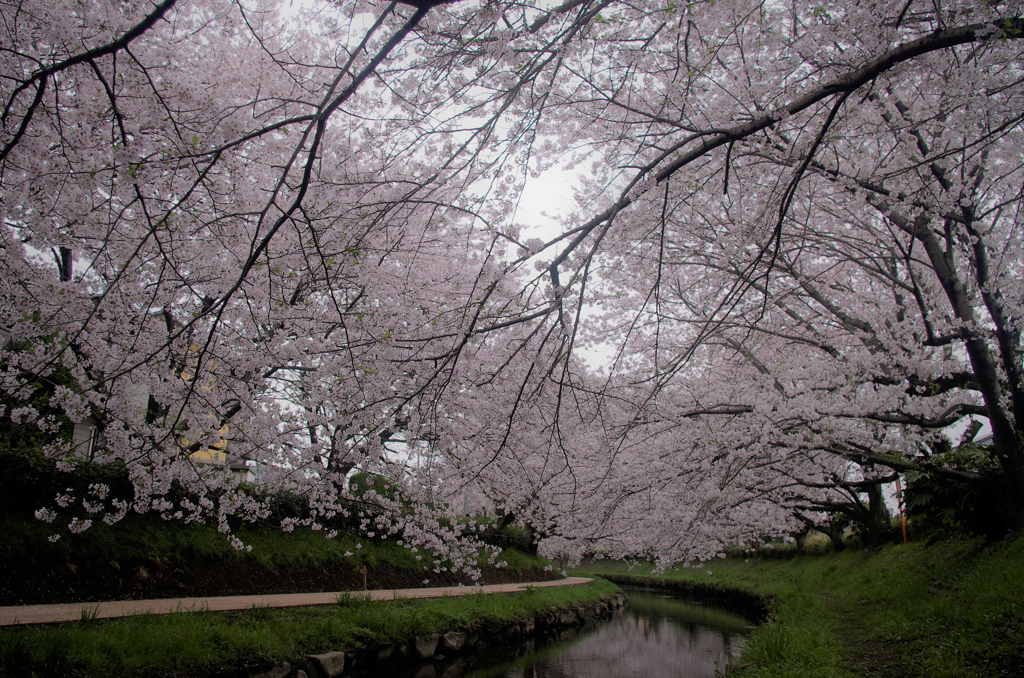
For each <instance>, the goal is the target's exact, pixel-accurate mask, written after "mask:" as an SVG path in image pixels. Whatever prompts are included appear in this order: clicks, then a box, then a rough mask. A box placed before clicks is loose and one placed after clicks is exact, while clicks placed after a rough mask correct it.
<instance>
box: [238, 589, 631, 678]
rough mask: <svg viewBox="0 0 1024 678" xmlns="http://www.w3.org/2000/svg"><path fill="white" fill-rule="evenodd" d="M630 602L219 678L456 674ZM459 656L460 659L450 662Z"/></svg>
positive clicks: (611, 601)
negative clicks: (472, 660) (493, 652)
mask: <svg viewBox="0 0 1024 678" xmlns="http://www.w3.org/2000/svg"><path fill="white" fill-rule="evenodd" d="M625 604H626V594H625V593H622V592H621V591H620V592H618V593H616V594H615V595H613V596H612V597H611V598H606V599H604V600H597V601H593V602H589V603H585V604H583V605H580V606H578V607H574V608H564V609H563V608H552V609H550V610H546V611H543V612H538V613H537V614H535V615H534V616H533V617H528V618H526V619H517V620H514V621H510V622H504V623H496V622H483V623H481V624H479V625H476V626H472V627H470V628H465V629H457V630H452V631H449V632H447V633H444V634H437V633H434V634H430V635H425V636H414V637H411V638H407V639H405V640H401V641H399V642H396V643H386V644H378V645H370V646H367V647H363V648H355V649H346V648H341V649H338V650H336V651H333V652H325V653H322V654H315V655H308V656H305V657H300V658H296V659H293V660H291V661H289V662H286V663H284V664H274V665H269V666H268V665H264V666H258V667H250V668H245V669H239V670H236V671H232V672H230V673H226V674H221V675H220V676H219V678H341V677H342V676H345V677H348V676H353V677H354V676H360V675H373V674H374V673H376V672H390V671H394V670H395V669H397V668H401V667H403V666H405V667H407V668H409V669H410V675H412V674H413V672H415V676H416V678H439V677H440V678H451V677H452V676H457V675H459V673H460V672H461V663H460V662H458V660H457V657H458V656H459V655H460V654H466V653H471V652H477V651H479V650H480V649H481V648H484V647H495V646H509V645H516V644H519V643H522V642H523V641H524V640H527V639H530V638H534V637H536V636H544V635H551V634H555V633H558V632H560V631H563V630H565V629H575V628H577V627H581V626H586V625H588V624H594V623H596V622H597V621H598V620H601V619H607V618H609V617H611V616H612V615H613V614H615V613H616V612H618V611H619V610H620V609H621V608H622V607H623V606H624V605H625ZM452 659H456V661H454V662H453V661H451V660H452Z"/></svg>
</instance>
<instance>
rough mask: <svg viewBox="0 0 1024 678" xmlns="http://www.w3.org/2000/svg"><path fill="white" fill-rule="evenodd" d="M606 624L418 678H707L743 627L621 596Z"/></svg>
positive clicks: (649, 597) (477, 655)
mask: <svg viewBox="0 0 1024 678" xmlns="http://www.w3.org/2000/svg"><path fill="white" fill-rule="evenodd" d="M628 595H629V604H628V605H627V606H626V608H625V609H624V610H622V611H621V612H619V613H618V614H617V615H616V616H615V617H613V618H612V619H610V620H608V621H603V622H599V623H597V624H592V625H589V626H585V627H583V628H580V629H568V630H565V631H562V632H561V633H560V634H558V635H557V636H547V637H538V638H536V639H529V640H526V641H525V642H523V643H520V644H512V645H509V646H504V645H502V646H492V647H484V648H482V649H479V650H478V651H476V652H474V653H473V654H471V655H467V656H463V657H459V658H458V659H457V660H455V661H454V662H452V663H448V662H441V663H440V664H435V665H434V666H430V665H427V666H422V667H420V669H419V670H418V671H417V672H416V676H417V677H418V678H435V677H436V678H442V677H447V678H455V676H458V677H459V678H634V677H635V678H641V677H643V678H714V675H715V670H716V669H723V670H724V667H725V665H726V664H728V663H729V662H730V661H731V657H733V656H738V655H739V652H740V649H741V648H742V647H743V644H744V641H745V638H746V635H747V634H748V633H750V631H751V630H753V626H752V625H751V624H750V622H748V621H746V620H745V619H743V618H742V617H738V616H736V615H733V614H729V613H727V612H723V611H721V610H719V609H717V608H713V607H708V606H705V605H699V604H693V603H688V602H685V601H682V600H677V599H675V598H672V597H670V596H667V595H663V594H658V593H649V592H644V591H628Z"/></svg>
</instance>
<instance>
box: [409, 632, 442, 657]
mask: <svg viewBox="0 0 1024 678" xmlns="http://www.w3.org/2000/svg"><path fill="white" fill-rule="evenodd" d="M438 638H439V636H438V635H437V634H436V633H432V634H430V635H429V636H416V640H415V646H416V647H415V651H416V656H417V657H419V658H420V659H430V658H431V657H433V656H434V652H436V651H437V640H438Z"/></svg>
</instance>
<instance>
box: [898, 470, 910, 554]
mask: <svg viewBox="0 0 1024 678" xmlns="http://www.w3.org/2000/svg"><path fill="white" fill-rule="evenodd" d="M896 505H897V506H899V507H900V524H901V525H903V543H904V544H906V543H907V517H906V516H905V515H903V488H902V487H900V477H899V476H896Z"/></svg>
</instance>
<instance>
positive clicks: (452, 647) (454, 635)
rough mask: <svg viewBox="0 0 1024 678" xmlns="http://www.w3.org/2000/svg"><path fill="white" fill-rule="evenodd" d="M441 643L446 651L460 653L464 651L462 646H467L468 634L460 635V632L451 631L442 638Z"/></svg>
mask: <svg viewBox="0 0 1024 678" xmlns="http://www.w3.org/2000/svg"><path fill="white" fill-rule="evenodd" d="M441 642H442V644H443V645H444V649H445V650H448V651H449V652H458V651H459V650H461V649H462V646H463V645H465V644H466V634H465V633H460V632H459V631H449V632H448V633H446V634H444V635H443V636H441Z"/></svg>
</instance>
